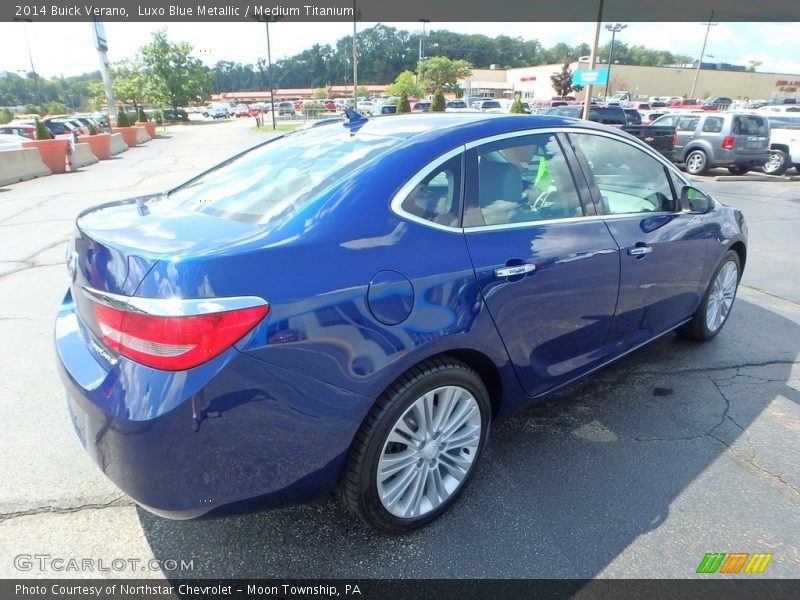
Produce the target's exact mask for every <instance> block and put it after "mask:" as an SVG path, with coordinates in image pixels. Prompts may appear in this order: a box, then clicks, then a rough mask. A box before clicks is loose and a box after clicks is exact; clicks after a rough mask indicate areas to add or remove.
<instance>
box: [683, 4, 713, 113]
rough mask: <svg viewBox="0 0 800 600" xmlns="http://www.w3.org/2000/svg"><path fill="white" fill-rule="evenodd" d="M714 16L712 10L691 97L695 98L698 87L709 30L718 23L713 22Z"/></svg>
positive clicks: (706, 24)
mask: <svg viewBox="0 0 800 600" xmlns="http://www.w3.org/2000/svg"><path fill="white" fill-rule="evenodd" d="M713 18H714V11H713V10H712V11H711V16H710V17H708V23H704V25H705V26H706V37H705V39H704V40H703V49H702V50H701V51H700V60H698V61H697V70H696V71H695V72H694V81H693V82H692V91H691V92H690V93H689V97H690V98H694V90H695V88H696V87H697V76H698V75H700V67H701V65H702V64H703V56H704V55H705V53H706V43H707V42H708V32H709V31H711V27H713V26H714V25H716V23H712V22H711V20H712V19H713Z"/></svg>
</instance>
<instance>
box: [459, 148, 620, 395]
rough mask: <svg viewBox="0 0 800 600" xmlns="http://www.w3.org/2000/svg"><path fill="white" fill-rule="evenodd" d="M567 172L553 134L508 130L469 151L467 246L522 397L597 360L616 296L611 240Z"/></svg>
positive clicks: (583, 191)
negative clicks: (507, 134) (503, 135)
mask: <svg viewBox="0 0 800 600" xmlns="http://www.w3.org/2000/svg"><path fill="white" fill-rule="evenodd" d="M570 160H574V157H571V156H570ZM574 166H576V165H574ZM573 171H574V169H571V168H570V166H569V164H568V160H567V156H565V153H564V151H563V146H562V145H561V143H560V141H559V139H558V136H557V135H556V134H552V133H537V134H535V135H525V136H512V137H507V138H505V139H502V140H499V141H494V142H492V143H487V144H483V145H480V146H478V147H477V148H476V149H473V150H471V151H470V152H468V169H467V185H466V190H467V193H466V207H465V216H464V226H465V234H466V241H467V248H468V250H469V253H470V257H471V258H472V263H473V266H474V268H475V275H476V277H477V280H478V284H479V286H480V288H481V292H482V294H483V299H484V301H485V302H486V306H487V308H488V310H489V312H490V314H491V316H492V318H493V319H494V322H495V324H496V326H497V329H498V331H499V333H500V336H501V337H502V339H503V342H504V344H505V346H506V349H507V350H508V354H509V357H510V359H511V362H512V364H513V366H514V369H515V371H516V374H517V377H518V378H519V380H520V382H521V384H522V386H523V388H524V389H525V391H526V393H528V394H529V395H537V394H540V393H543V392H545V391H547V390H548V389H550V388H552V387H554V386H556V385H558V384H560V383H563V382H565V381H567V380H569V379H571V378H573V377H576V376H578V375H580V374H581V373H582V372H585V371H587V370H589V369H590V368H591V367H592V366H593V365H596V364H597V363H598V362H599V361H600V360H601V359H602V358H603V345H604V342H605V339H606V336H607V334H608V331H609V328H610V325H611V321H612V318H613V315H614V307H615V304H616V301H617V291H618V282H619V258H618V248H617V245H616V243H615V242H614V240H613V238H612V237H611V234H610V233H609V231H608V228H607V227H606V225H605V223H604V222H603V221H602V220H601V219H599V218H596V217H595V218H587V216H586V214H587V208H588V211H589V212H590V213H593V212H594V207H593V206H591V203H589V204H590V206H588V207H587V206H585V204H584V203H583V202H582V201H581V197H582V196H584V195H585V194H588V188H587V187H586V182H585V180H584V179H583V176H582V175H579V177H580V179H578V182H577V183H576V180H575V179H574V178H573ZM579 190H581V192H580V193H579ZM587 198H588V196H587Z"/></svg>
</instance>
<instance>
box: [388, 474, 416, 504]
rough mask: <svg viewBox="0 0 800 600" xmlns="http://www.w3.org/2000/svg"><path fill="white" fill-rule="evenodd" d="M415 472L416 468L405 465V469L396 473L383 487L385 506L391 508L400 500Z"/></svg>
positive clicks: (411, 481)
mask: <svg viewBox="0 0 800 600" xmlns="http://www.w3.org/2000/svg"><path fill="white" fill-rule="evenodd" d="M417 474H418V472H417V469H416V468H414V467H406V469H405V471H403V472H402V473H401V474H400V475H398V476H397V477H396V478H395V479H394V480H393V481H392V482H391V483H390V484H389V485H388V486H387V487H386V488H385V490H386V493H385V494H384V498H383V500H384V502H386V504H387V508H391V507H392V506H394V505H395V504H396V503H397V502H398V500H400V498H402V496H403V494H404V493H405V491H406V490H407V489H408V486H409V485H411V484H412V483H413V481H414V478H415V477H416V476H417Z"/></svg>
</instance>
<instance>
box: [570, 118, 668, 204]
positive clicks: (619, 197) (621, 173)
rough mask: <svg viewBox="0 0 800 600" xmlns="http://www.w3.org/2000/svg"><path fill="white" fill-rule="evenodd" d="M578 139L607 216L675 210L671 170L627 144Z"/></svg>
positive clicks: (582, 136) (595, 137)
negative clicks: (669, 171)
mask: <svg viewBox="0 0 800 600" xmlns="http://www.w3.org/2000/svg"><path fill="white" fill-rule="evenodd" d="M573 137H574V139H575V140H576V143H577V144H578V147H579V148H580V149H581V151H582V152H583V154H584V156H585V157H586V160H587V161H588V163H589V168H590V170H591V172H592V175H593V176H594V179H595V182H596V183H597V187H598V188H599V189H600V194H601V196H602V202H603V209H604V211H605V212H606V213H608V214H612V215H617V214H627V213H644V212H661V211H673V210H675V206H676V202H675V196H674V194H673V191H672V187H671V186H670V183H669V174H668V170H667V167H666V166H664V165H663V164H661V163H660V162H659V161H658V160H656V159H655V158H653V157H652V156H650V155H649V154H647V153H645V152H644V151H642V150H640V149H638V148H635V147H633V146H631V145H629V144H626V143H624V142H621V141H618V140H614V139H610V138H607V137H604V136H599V135H592V134H575V135H574V136H573Z"/></svg>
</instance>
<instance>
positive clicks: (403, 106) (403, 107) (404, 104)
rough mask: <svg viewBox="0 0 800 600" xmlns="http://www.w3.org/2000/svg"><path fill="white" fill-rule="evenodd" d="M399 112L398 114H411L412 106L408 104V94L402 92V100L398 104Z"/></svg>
mask: <svg viewBox="0 0 800 600" xmlns="http://www.w3.org/2000/svg"><path fill="white" fill-rule="evenodd" d="M397 112H398V113H407V112H411V105H410V104H409V103H408V94H406V93H405V92H402V93H401V94H400V100H398V102H397Z"/></svg>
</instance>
